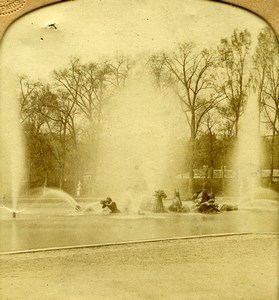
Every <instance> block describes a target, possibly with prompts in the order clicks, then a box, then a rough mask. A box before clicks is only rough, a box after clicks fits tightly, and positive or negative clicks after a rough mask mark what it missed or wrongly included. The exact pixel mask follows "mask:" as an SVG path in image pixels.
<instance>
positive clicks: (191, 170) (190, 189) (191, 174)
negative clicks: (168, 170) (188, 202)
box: [188, 137, 195, 195]
mask: <svg viewBox="0 0 279 300" xmlns="http://www.w3.org/2000/svg"><path fill="white" fill-rule="evenodd" d="M194 153H195V138H194V137H190V151H189V181H188V194H189V195H192V194H193V189H194Z"/></svg>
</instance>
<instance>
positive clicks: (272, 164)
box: [269, 129, 275, 188]
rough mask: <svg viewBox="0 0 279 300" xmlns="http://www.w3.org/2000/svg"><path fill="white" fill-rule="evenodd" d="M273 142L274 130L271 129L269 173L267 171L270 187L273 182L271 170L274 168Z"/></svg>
mask: <svg viewBox="0 0 279 300" xmlns="http://www.w3.org/2000/svg"><path fill="white" fill-rule="evenodd" d="M274 144H275V130H274V129H273V131H272V138H271V149H270V150H271V151H270V173H269V187H270V188H271V187H272V182H273V170H274Z"/></svg>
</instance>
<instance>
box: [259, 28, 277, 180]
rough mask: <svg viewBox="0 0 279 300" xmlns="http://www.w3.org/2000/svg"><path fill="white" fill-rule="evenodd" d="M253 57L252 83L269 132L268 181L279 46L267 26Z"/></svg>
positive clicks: (272, 141) (275, 109)
mask: <svg viewBox="0 0 279 300" xmlns="http://www.w3.org/2000/svg"><path fill="white" fill-rule="evenodd" d="M253 58H254V72H253V73H254V83H255V87H256V90H257V94H258V101H259V103H260V107H261V111H262V114H263V122H264V123H266V125H267V127H268V129H269V131H270V132H271V148H270V150H271V151H270V182H272V181H273V169H274V155H275V149H274V145H275V137H276V135H278V134H279V47H278V41H277V39H276V36H275V35H274V33H273V32H272V30H271V29H270V28H268V27H266V28H264V29H263V30H262V31H261V32H260V34H259V36H258V44H257V47H256V51H255V54H254V56H253Z"/></svg>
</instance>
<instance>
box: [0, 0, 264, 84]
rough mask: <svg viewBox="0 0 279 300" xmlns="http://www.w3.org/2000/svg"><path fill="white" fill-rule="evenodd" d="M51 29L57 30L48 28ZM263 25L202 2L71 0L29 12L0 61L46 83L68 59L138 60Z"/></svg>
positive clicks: (9, 35) (12, 31)
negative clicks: (125, 57) (125, 56)
mask: <svg viewBox="0 0 279 300" xmlns="http://www.w3.org/2000/svg"><path fill="white" fill-rule="evenodd" d="M52 23H55V24H56V25H57V30H54V29H50V28H48V25H49V24H52ZM263 26H265V22H264V21H262V20H261V19H260V18H258V17H256V16H255V15H253V14H251V13H250V12H247V11H245V10H243V9H240V8H236V7H233V6H231V5H227V4H221V3H216V2H213V1H203V0H172V1H168V0H150V1H148V0H133V1H131V0H103V1H95V0H75V1H66V2H62V3H59V4H55V5H51V6H48V7H45V8H41V9H39V10H36V11H34V12H31V13H29V14H27V15H25V16H23V17H22V18H20V19H18V20H17V21H16V22H14V23H13V24H12V25H11V26H10V28H9V29H8V30H7V31H6V33H5V35H4V38H3V40H2V42H1V45H0V61H1V65H2V66H3V67H7V68H8V69H9V70H10V71H11V72H12V73H14V74H18V73H19V74H27V75H28V76H30V77H31V78H34V79H37V78H46V77H48V76H49V74H50V72H51V71H52V70H53V69H55V68H60V67H62V66H64V65H65V64H66V63H67V61H68V60H69V58H70V57H73V56H79V57H81V58H82V59H83V60H85V61H86V60H97V59H100V58H104V57H107V56H111V55H114V54H115V53H123V54H128V55H138V54H140V53H143V52H150V53H152V52H156V51H160V50H162V49H164V50H166V49H169V48H173V47H174V46H175V45H176V44H177V43H179V42H183V41H190V40H191V41H194V42H195V43H196V44H197V45H198V46H200V47H209V46H215V45H216V44H218V43H219V41H220V38H221V37H225V36H230V35H231V33H232V31H233V30H234V29H235V28H239V29H244V28H247V29H248V30H249V31H250V32H251V33H252V34H253V33H254V34H255V36H256V33H257V32H258V30H259V29H260V28H262V27H263Z"/></svg>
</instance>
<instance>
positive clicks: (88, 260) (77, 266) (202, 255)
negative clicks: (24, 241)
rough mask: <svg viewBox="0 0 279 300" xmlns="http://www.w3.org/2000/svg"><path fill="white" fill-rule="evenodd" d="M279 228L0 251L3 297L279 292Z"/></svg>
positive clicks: (269, 295) (270, 295) (274, 295)
mask: <svg viewBox="0 0 279 300" xmlns="http://www.w3.org/2000/svg"><path fill="white" fill-rule="evenodd" d="M278 245H279V236H278V235H275V234H274V235H272V234H249V235H239V236H227V237H224V236H223V237H204V238H196V239H185V240H173V241H160V242H148V243H141V244H126V245H114V246H105V247H94V248H81V249H70V250H54V251H48V252H36V253H25V254H13V255H0V268H1V271H0V274H1V275H0V283H1V284H0V299H3V300H4V299H28V300H30V299H59V300H60V299H67V300H70V299H94V300H98V299H133V300H136V299H141V300H142V299H147V300H148V299H168V300H169V299H171V300H172V299H179V300H180V299H190V300H191V299H202V300H203V299H222V300H223V299H232V300H235V299H252V300H254V299H255V300H256V299H259V300H265V299H266V300H272V299H274V300H278V299H279V294H278V287H279V286H278V282H279V281H278V280H279V279H278V278H279V277H278V267H279V264H278V249H279V247H278Z"/></svg>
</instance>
